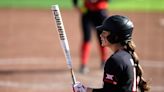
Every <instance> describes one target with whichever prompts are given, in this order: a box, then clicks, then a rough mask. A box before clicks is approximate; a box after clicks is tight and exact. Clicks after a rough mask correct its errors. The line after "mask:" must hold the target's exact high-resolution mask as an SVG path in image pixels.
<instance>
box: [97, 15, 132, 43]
mask: <svg viewBox="0 0 164 92" xmlns="http://www.w3.org/2000/svg"><path fill="white" fill-rule="evenodd" d="M133 27H134V26H133V23H132V21H131V20H130V19H129V18H128V17H125V16H121V15H113V16H111V17H108V18H107V19H105V20H104V22H103V23H102V25H101V26H98V27H96V29H97V30H98V31H108V32H110V35H109V36H108V37H107V39H108V41H109V42H110V43H112V44H113V43H124V42H127V41H128V40H131V36H132V31H133Z"/></svg>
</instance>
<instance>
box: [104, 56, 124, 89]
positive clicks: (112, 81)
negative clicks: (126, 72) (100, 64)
mask: <svg viewBox="0 0 164 92" xmlns="http://www.w3.org/2000/svg"><path fill="white" fill-rule="evenodd" d="M122 73H123V66H122V64H121V63H120V60H119V58H113V57H111V58H110V59H109V61H107V63H106V66H105V70H104V78H103V82H104V86H103V89H104V90H105V91H108V92H114V91H116V90H117V87H118V82H119V80H120V78H121V77H122ZM109 90H110V91H109Z"/></svg>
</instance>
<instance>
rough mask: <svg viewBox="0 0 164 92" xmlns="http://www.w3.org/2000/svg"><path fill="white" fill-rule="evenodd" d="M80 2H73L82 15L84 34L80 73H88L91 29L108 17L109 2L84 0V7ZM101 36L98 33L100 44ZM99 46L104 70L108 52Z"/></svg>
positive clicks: (76, 0) (106, 0)
mask: <svg viewBox="0 0 164 92" xmlns="http://www.w3.org/2000/svg"><path fill="white" fill-rule="evenodd" d="M78 1H79V0H73V4H74V7H75V8H76V9H77V10H78V11H79V12H80V14H81V26H82V33H83V42H82V46H81V66H80V72H81V73H86V72H87V71H88V68H86V65H87V61H88V58H89V53H90V40H91V33H92V32H91V28H96V26H98V25H101V24H102V21H103V20H104V19H105V18H106V17H107V16H108V13H107V8H108V0H82V1H83V6H80V5H78ZM99 35H100V33H98V32H97V38H98V40H99V42H101V41H100V37H99ZM99 46H100V52H101V68H103V67H104V64H105V61H106V59H107V55H106V53H107V52H106V51H107V50H106V48H105V47H102V46H101V45H99Z"/></svg>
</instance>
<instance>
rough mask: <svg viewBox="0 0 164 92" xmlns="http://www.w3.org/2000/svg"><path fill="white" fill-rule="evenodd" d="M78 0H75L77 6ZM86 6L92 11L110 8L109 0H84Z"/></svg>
mask: <svg viewBox="0 0 164 92" xmlns="http://www.w3.org/2000/svg"><path fill="white" fill-rule="evenodd" d="M77 2H78V0H73V3H74V5H75V6H77ZM84 7H85V8H87V9H88V10H90V11H98V10H103V9H107V8H108V0H84Z"/></svg>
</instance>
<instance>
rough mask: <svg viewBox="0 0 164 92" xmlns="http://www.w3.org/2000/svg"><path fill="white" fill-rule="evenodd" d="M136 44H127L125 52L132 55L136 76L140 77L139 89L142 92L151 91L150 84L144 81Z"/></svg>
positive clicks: (129, 42) (131, 42)
mask: <svg viewBox="0 0 164 92" xmlns="http://www.w3.org/2000/svg"><path fill="white" fill-rule="evenodd" d="M135 48H136V46H135V44H134V42H133V41H131V40H130V41H128V42H126V43H125V50H126V51H127V52H128V53H130V54H131V56H132V58H133V60H134V63H135V67H136V76H137V77H139V83H138V87H139V89H140V91H141V92H145V91H149V87H148V83H147V82H146V81H145V80H144V78H143V77H142V74H143V69H142V67H141V66H140V64H139V57H138V55H137V54H136V52H135Z"/></svg>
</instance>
